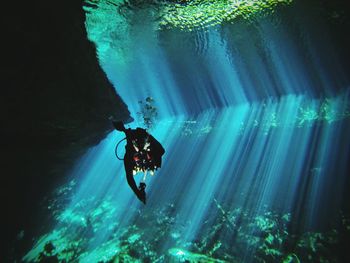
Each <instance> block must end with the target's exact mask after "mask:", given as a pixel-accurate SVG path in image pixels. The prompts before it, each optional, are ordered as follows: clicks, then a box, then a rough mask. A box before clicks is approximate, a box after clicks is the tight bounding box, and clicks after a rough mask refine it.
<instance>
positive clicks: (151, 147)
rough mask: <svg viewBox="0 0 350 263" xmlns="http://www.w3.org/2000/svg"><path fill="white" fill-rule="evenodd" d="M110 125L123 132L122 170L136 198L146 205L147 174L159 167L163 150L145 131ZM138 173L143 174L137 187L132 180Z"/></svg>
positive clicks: (114, 124) (118, 124)
mask: <svg viewBox="0 0 350 263" xmlns="http://www.w3.org/2000/svg"><path fill="white" fill-rule="evenodd" d="M112 123H113V126H114V128H115V129H116V130H117V131H121V132H124V133H125V136H126V146H125V155H124V168H125V173H126V179H127V181H128V184H129V186H130V188H131V189H132V190H133V192H134V193H135V195H136V196H137V198H138V199H139V200H140V201H141V202H143V203H144V204H146V192H145V188H146V183H145V181H146V176H147V172H148V171H149V172H150V174H151V175H153V174H154V171H156V170H157V169H158V168H160V167H161V165H162V155H163V154H164V153H165V150H164V148H163V147H162V145H161V144H160V143H159V142H158V141H157V140H156V139H155V138H154V137H153V136H152V135H150V134H149V133H148V132H147V131H146V130H145V129H142V128H136V129H130V128H128V129H126V128H125V127H124V124H123V123H122V122H116V121H112ZM118 159H119V158H118ZM138 172H143V173H144V176H143V179H142V180H141V182H140V185H139V187H137V186H136V182H135V179H134V175H135V174H136V173H138Z"/></svg>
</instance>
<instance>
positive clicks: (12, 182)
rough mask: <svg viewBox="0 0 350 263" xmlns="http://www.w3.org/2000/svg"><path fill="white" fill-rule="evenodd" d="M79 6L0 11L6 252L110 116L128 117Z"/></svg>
mask: <svg viewBox="0 0 350 263" xmlns="http://www.w3.org/2000/svg"><path fill="white" fill-rule="evenodd" d="M82 5H83V3H82V1H81V0H75V1H71V0H64V1H60V2H59V3H49V2H47V1H41V0H39V1H34V2H25V1H24V2H23V1H21V2H9V3H8V4H7V5H6V6H7V7H6V9H5V10H3V11H4V12H3V15H2V16H1V20H3V21H2V25H4V27H3V28H4V30H5V32H4V33H3V41H2V44H3V52H2V53H3V55H2V63H3V68H2V73H3V78H2V94H1V102H0V107H1V108H0V112H1V113H0V114H1V127H2V128H1V146H0V147H1V156H2V157H1V163H2V165H1V166H2V172H1V183H0V185H1V189H0V192H1V202H2V203H1V207H2V213H1V214H2V217H1V233H2V239H3V240H2V241H3V242H2V244H7V246H6V247H2V248H1V252H3V253H5V254H7V253H6V252H8V251H9V249H10V248H11V247H12V245H13V242H14V240H15V239H16V236H17V234H18V233H19V232H21V231H23V232H22V234H24V236H31V233H30V232H31V231H33V232H34V229H33V226H34V225H40V224H41V223H40V220H43V219H42V218H41V216H40V213H39V202H40V201H42V199H43V198H44V196H45V195H46V194H47V193H49V192H50V190H52V188H53V187H54V186H55V184H57V183H58V182H61V181H64V180H65V178H64V176H65V175H66V174H67V171H68V170H69V169H70V168H71V167H72V165H73V164H74V161H76V160H77V158H78V157H79V156H81V155H82V154H83V153H84V152H85V151H86V150H87V149H88V148H89V147H91V146H93V145H95V144H97V143H98V142H99V141H100V140H101V139H102V138H103V137H104V136H105V135H106V134H107V133H108V132H109V131H111V130H112V129H113V127H112V125H111V123H110V121H109V120H108V118H109V117H110V116H113V118H114V119H116V120H123V121H125V122H128V121H130V115H129V111H128V109H127V106H126V105H125V104H124V103H123V101H122V100H121V98H120V97H119V96H118V95H117V94H116V92H115V90H114V88H113V86H112V85H111V83H110V82H109V80H108V79H107V77H106V75H105V73H104V72H103V71H102V69H101V68H100V66H99V64H98V59H97V58H96V52H95V46H94V45H93V44H92V43H91V42H89V41H88V39H87V34H86V30H85V25H84V22H85V14H84V11H83V9H82ZM22 234H20V236H21V235H22ZM20 236H19V237H18V238H20ZM23 245H24V246H26V245H28V244H23ZM11 253H12V254H13V252H11ZM0 258H1V259H2V260H3V259H4V258H5V257H4V256H3V255H0ZM3 262H5V261H3ZM11 262H12V261H11Z"/></svg>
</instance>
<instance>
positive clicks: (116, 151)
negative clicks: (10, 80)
mask: <svg viewBox="0 0 350 263" xmlns="http://www.w3.org/2000/svg"><path fill="white" fill-rule="evenodd" d="M124 140H126V137H125V138H124V139H121V140H120V141H119V142H118V143H117V145H116V146H115V150H114V153H115V156H116V157H117V158H118V160H121V161H124V159H122V158H120V157H119V156H118V146H119V144H120V143H121V142H122V141H124Z"/></svg>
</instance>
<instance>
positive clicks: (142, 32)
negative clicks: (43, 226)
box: [24, 2, 350, 262]
mask: <svg viewBox="0 0 350 263" xmlns="http://www.w3.org/2000/svg"><path fill="white" fill-rule="evenodd" d="M119 4H120V3H119ZM119 4H118V3H117V2H116V3H115V5H111V4H110V3H109V4H108V3H106V4H104V3H103V2H101V3H99V5H97V6H96V8H91V9H89V10H88V11H89V12H88V13H87V23H86V27H87V31H88V34H89V38H90V39H91V40H92V41H94V42H95V43H96V46H97V55H98V59H99V61H100V64H101V66H102V68H103V69H104V70H105V72H106V74H107V76H108V78H109V79H110V81H111V82H112V83H113V85H114V87H115V89H116V91H117V93H118V94H119V95H120V96H121V97H122V99H123V100H124V102H125V103H126V104H127V105H128V108H129V110H130V112H131V115H132V117H133V118H134V119H135V121H134V122H132V123H129V124H128V126H129V127H132V128H134V127H138V126H142V127H145V123H144V119H143V118H142V117H144V116H145V114H146V115H147V112H143V114H139V113H140V112H142V107H140V106H141V105H140V103H139V101H142V102H144V103H145V100H146V98H148V97H152V98H153V101H152V106H154V108H155V109H156V113H157V115H152V113H150V114H151V116H152V122H151V125H150V127H149V128H150V129H149V131H150V133H152V135H153V136H154V137H155V138H157V139H158V140H159V141H160V142H161V143H162V144H163V146H164V148H165V149H166V154H165V156H164V160H163V167H162V168H161V169H160V170H159V171H157V172H156V174H155V175H154V177H149V178H148V181H147V188H146V192H147V199H148V202H147V205H146V206H145V205H143V204H142V203H140V202H139V201H138V200H137V199H136V198H135V196H134V195H133V193H132V191H131V190H130V189H129V187H128V185H127V183H126V180H125V175H124V171H123V164H122V162H121V161H118V160H117V159H116V157H115V155H114V154H115V153H114V150H115V145H116V143H117V142H118V141H119V140H121V139H122V138H123V136H122V134H119V133H118V132H116V131H113V132H111V133H110V134H109V135H108V136H107V138H106V139H104V140H103V141H101V142H100V144H99V145H97V146H96V147H94V148H92V149H90V150H89V152H88V153H87V154H86V155H85V156H83V157H82V158H81V160H80V161H79V162H78V163H77V164H76V166H75V167H74V169H73V170H72V172H71V174H70V178H71V182H70V183H69V184H67V185H64V186H62V187H61V188H59V189H58V190H57V193H55V194H54V196H53V197H52V199H51V201H50V202H49V203H50V205H49V209H48V210H49V214H51V218H52V220H53V224H52V231H48V232H47V233H46V234H44V235H43V236H41V238H39V239H38V240H37V242H36V243H35V245H34V247H33V249H32V250H31V251H29V252H28V254H27V255H26V256H25V257H24V259H25V260H26V261H40V260H43V259H46V258H48V257H56V258H58V259H60V260H63V259H66V260H68V261H69V262H70V261H74V260H75V261H78V262H301V261H303V262H342V261H341V257H342V251H339V250H340V249H341V248H342V245H343V241H344V240H343V238H344V237H343V236H342V235H343V234H342V233H347V234H348V232H349V222H350V221H349V217H348V216H347V214H346V211H344V207H346V205H344V204H346V202H345V198H346V191H347V186H348V183H347V180H348V179H347V177H348V174H349V171H348V168H347V166H348V165H347V162H348V160H349V149H350V138H349V136H348V134H349V131H350V125H349V124H350V123H349V116H350V107H349V105H350V104H349V99H350V97H349V79H348V75H347V72H346V69H345V68H344V67H343V64H342V61H341V55H340V54H339V52H338V51H337V49H336V44H335V43H334V41H333V40H332V39H331V36H330V32H328V31H327V27H322V26H323V24H322V23H323V22H324V21H323V20H322V19H321V18H319V17H317V19H319V21H318V22H319V23H318V24H317V27H315V24H316V22H315V21H314V22H313V23H311V22H310V21H309V19H310V20H312V19H314V17H309V18H303V16H302V13H299V12H298V11H300V10H299V9H297V7H296V6H293V5H291V6H284V7H283V8H282V9H281V10H279V9H277V10H279V11H280V13H275V14H267V15H264V16H259V15H256V16H255V18H254V19H252V20H244V19H243V20H242V19H238V20H237V21H235V23H230V24H221V25H216V26H213V27H209V28H205V29H201V28H199V29H198V28H197V29H195V30H193V31H191V32H187V31H183V30H180V29H176V28H175V29H174V28H173V29H160V28H158V27H157V25H158V21H159V18H158V17H157V15H156V14H157V11H159V10H158V9H155V7H154V6H148V5H145V6H144V5H141V6H137V5H136V6H133V5H132V4H130V6H127V7H125V6H124V5H120V6H119V7H120V8H117V7H116V6H118V5H119ZM307 22H309V23H307ZM320 28H321V29H322V30H321V29H320ZM320 31H322V34H319V32H320ZM325 51H327V52H325ZM123 150H124V149H123V147H120V148H119V149H118V152H119V155H122V154H123ZM135 179H136V181H137V182H138V181H139V180H141V175H139V176H136V177H135ZM337 249H339V250H337ZM40 253H41V254H40ZM40 255H41V256H40ZM40 257H41V259H40ZM327 260H328V261H327ZM329 260H334V261H329Z"/></svg>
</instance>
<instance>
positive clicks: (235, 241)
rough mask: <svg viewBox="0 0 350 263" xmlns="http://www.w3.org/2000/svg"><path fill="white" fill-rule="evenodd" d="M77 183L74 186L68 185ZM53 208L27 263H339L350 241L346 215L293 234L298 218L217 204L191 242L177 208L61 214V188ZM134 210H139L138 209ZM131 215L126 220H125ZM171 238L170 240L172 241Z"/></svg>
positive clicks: (87, 204)
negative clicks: (321, 228)
mask: <svg viewBox="0 0 350 263" xmlns="http://www.w3.org/2000/svg"><path fill="white" fill-rule="evenodd" d="M72 185H74V184H73V183H71V184H70V186H72ZM63 189H64V191H60V192H59V195H58V196H56V197H55V198H54V199H52V200H51V202H52V203H53V204H52V205H51V208H50V210H49V211H51V215H52V218H53V220H54V221H55V223H56V228H55V229H54V230H52V231H51V232H48V233H46V234H44V235H43V236H41V237H40V238H38V239H35V240H36V242H35V244H34V246H33V248H32V249H31V250H30V251H29V252H28V253H27V254H26V255H25V256H24V257H23V260H24V261H25V262H218V263H220V262H244V260H245V259H247V258H248V257H251V259H252V260H253V262H284V263H288V262H289V263H290V262H341V260H340V258H337V257H336V256H335V255H339V252H343V253H345V251H339V250H340V247H341V246H339V245H340V244H341V243H342V242H344V236H345V237H349V234H350V220H349V218H348V217H345V216H342V217H340V222H339V224H338V225H337V226H336V227H333V228H332V229H330V230H328V231H326V232H311V231H308V232H303V233H293V232H292V231H291V229H292V226H293V215H292V214H290V213H284V214H280V213H278V212H275V211H272V210H269V209H264V210H262V211H261V212H260V213H259V214H255V213H252V212H250V211H245V210H244V209H242V208H240V207H236V208H231V209H229V208H228V207H226V206H225V205H224V204H220V203H219V202H218V201H217V200H216V199H213V201H212V203H211V209H212V213H210V214H209V215H208V217H207V218H206V219H205V220H204V223H203V225H202V227H201V231H200V233H198V235H197V236H196V238H194V239H193V240H192V241H189V240H184V236H185V235H186V231H187V226H188V224H190V222H182V221H181V220H180V217H179V216H178V214H177V208H176V205H175V204H165V205H163V206H158V207H154V208H153V209H147V210H144V211H137V210H136V208H135V209H131V210H132V211H130V213H138V214H139V216H138V218H137V219H135V220H134V221H133V222H134V223H132V224H123V222H122V220H120V221H116V220H115V219H116V218H117V217H116V212H117V210H118V208H117V207H116V206H115V205H113V200H112V199H109V198H104V200H98V199H97V198H96V197H91V198H89V199H83V200H80V201H79V202H77V203H76V205H74V206H73V207H72V208H69V209H61V208H60V207H61V206H60V205H58V200H59V198H60V196H61V197H62V195H63V196H67V193H70V192H71V191H72V188H71V187H65V188H63ZM134 210H135V211H134ZM124 216H126V217H127V215H124ZM169 237H170V240H169Z"/></svg>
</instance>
